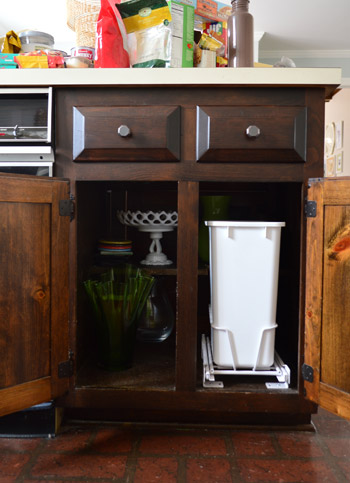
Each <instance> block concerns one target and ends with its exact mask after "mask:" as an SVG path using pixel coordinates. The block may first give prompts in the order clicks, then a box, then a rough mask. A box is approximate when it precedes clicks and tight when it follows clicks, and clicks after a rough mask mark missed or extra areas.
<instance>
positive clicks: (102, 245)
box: [97, 240, 132, 257]
mask: <svg viewBox="0 0 350 483" xmlns="http://www.w3.org/2000/svg"><path fill="white" fill-rule="evenodd" d="M97 250H98V253H99V254H100V255H103V256H112V257H125V256H130V255H132V242H131V241H130V240H99V241H98V244H97Z"/></svg>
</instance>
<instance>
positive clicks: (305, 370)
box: [301, 364, 314, 382]
mask: <svg viewBox="0 0 350 483" xmlns="http://www.w3.org/2000/svg"><path fill="white" fill-rule="evenodd" d="M301 375H302V376H303V379H304V381H307V382H314V370H313V368H312V367H311V366H308V365H307V364H303V365H302V367H301Z"/></svg>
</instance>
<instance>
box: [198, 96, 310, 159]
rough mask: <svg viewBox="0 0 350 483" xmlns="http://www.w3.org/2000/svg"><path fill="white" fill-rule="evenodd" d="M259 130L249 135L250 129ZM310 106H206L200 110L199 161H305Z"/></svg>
mask: <svg viewBox="0 0 350 483" xmlns="http://www.w3.org/2000/svg"><path fill="white" fill-rule="evenodd" d="M252 126H254V127H256V128H258V129H259V133H258V134H257V135H256V137H249V136H248V135H247V132H246V131H247V129H248V128H249V127H252ZM306 127H307V109H306V108H304V107H284V106H283V107H275V106H264V107H256V106H254V107H253V106H247V107H235V106H206V105H202V104H201V105H200V106H199V108H198V110H197V132H198V135H197V146H198V151H199V152H197V160H198V161H200V162H203V161H204V162H226V163H236V162H248V163H253V162H260V163H261V162H267V163H272V162H275V163H290V162H305V161H306Z"/></svg>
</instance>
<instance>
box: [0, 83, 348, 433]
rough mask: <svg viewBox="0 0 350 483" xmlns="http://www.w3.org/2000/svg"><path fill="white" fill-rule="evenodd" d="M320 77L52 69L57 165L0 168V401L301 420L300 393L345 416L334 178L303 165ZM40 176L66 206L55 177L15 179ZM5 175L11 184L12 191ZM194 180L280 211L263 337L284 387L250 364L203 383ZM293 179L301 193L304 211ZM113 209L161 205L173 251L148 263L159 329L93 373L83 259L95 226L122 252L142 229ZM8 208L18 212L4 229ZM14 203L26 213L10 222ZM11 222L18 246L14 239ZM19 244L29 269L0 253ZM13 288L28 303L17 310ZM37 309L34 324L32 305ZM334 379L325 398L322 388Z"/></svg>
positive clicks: (144, 240)
mask: <svg viewBox="0 0 350 483" xmlns="http://www.w3.org/2000/svg"><path fill="white" fill-rule="evenodd" d="M333 90H334V88H332V87H330V86H326V85H318V86H314V85H311V86H307V85H289V86H288V85H284V86H283V85H282V86H281V85H274V86H272V85H234V84H232V85H230V84H228V85H215V86H213V85H205V84H198V85H195V84H193V85H186V84H184V85H180V86H179V85H171V84H167V85H158V86H156V85H151V84H146V85H133V86H128V85H124V86H123V85H119V86H104V87H99V86H85V87H84V86H67V87H65V86H63V85H58V86H57V87H55V88H54V99H55V139H56V147H55V151H56V163H55V177H56V178H58V179H51V180H50V179H45V180H40V179H35V180H33V179H25V178H24V177H18V178H17V179H15V177H14V176H12V177H5V176H0V196H1V198H0V201H1V204H0V209H1V210H2V211H3V212H4V215H5V216H6V217H7V218H6V219H7V220H10V221H8V223H7V224H6V226H7V228H6V230H3V231H2V246H4V242H5V246H6V250H8V252H9V255H8V254H7V252H6V253H5V252H4V249H2V260H3V264H4V263H5V266H6V267H7V268H6V272H7V274H6V275H5V274H4V273H3V274H2V275H1V277H2V278H1V279H0V283H1V287H2V290H1V301H2V303H1V307H4V308H5V309H3V308H2V311H3V310H5V312H4V313H5V314H6V316H5V318H6V320H7V322H6V323H5V324H3V327H2V331H3V334H4V337H3V338H2V342H1V343H2V344H3V347H4V348H5V349H4V350H5V351H6V353H8V354H9V356H8V359H7V360H9V361H11V362H10V364H8V365H7V369H3V368H2V367H1V366H0V376H1V377H0V386H1V391H0V394H1V393H2V394H3V395H4V396H3V397H1V402H0V414H6V413H9V412H11V411H14V410H18V409H20V406H22V407H23V408H24V407H27V406H28V405H29V404H31V403H33V404H34V403H37V402H39V401H44V400H47V399H48V398H50V397H55V398H57V404H58V405H61V406H64V407H65V408H66V410H67V412H68V413H69V414H71V415H74V416H76V417H82V418H94V419H98V418H108V419H116V420H136V421H167V422H190V423H197V422H201V423H207V424H209V423H232V424H234V423H238V424H241V423H242V424H245V423H247V424H248V423H250V424H293V425H297V424H307V423H309V422H310V416H311V414H312V413H313V412H315V410H316V408H317V406H316V404H315V403H319V404H322V405H324V406H325V407H327V408H328V409H330V410H333V411H334V412H337V413H338V414H340V415H343V416H345V417H350V412H349V395H348V393H349V391H350V387H349V381H348V379H349V377H348V374H349V363H348V361H347V359H346V357H342V356H343V353H345V352H346V351H345V349H346V347H347V340H348V335H347V334H348V332H349V331H348V328H349V323H350V315H349V307H348V303H347V302H346V301H344V300H345V292H346V286H347V284H348V282H349V280H348V278H349V276H350V275H349V274H350V269H349V261H348V257H347V253H348V250H349V248H348V245H349V244H348V241H349V240H348V239H349V235H348V231H346V230H350V229H349V228H348V226H349V223H350V221H349V213H348V211H347V208H346V207H345V206H344V205H345V202H346V203H348V202H349V200H348V199H347V198H348V196H347V192H348V191H349V189H348V188H347V187H348V186H349V187H350V185H348V183H349V181H348V180H346V179H343V180H341V181H339V180H322V179H321V178H322V176H323V138H324V102H325V98H326V97H328V96H329V95H330V94H331V93H332V92H333ZM310 179H313V181H309V180H310ZM315 180H316V181H315ZM42 185H43V186H44V188H42V187H41V186H42ZM14 186H15V187H16V188H13V189H12V187H14ZM22 186H25V188H22ZM27 186H28V187H27ZM49 186H52V189H53V192H54V193H55V190H56V191H57V190H58V189H59V190H61V191H62V190H63V191H64V193H63V192H61V193H60V195H59V198H60V199H62V200H63V199H66V200H67V199H68V200H70V201H66V202H65V206H66V207H67V205H68V206H69V207H70V206H71V207H72V212H71V210H70V209H68V210H63V211H62V213H61V214H59V202H60V200H58V199H57V195H56V194H55V195H52V197H51V198H50V200H47V199H46V198H45V199H40V200H39V201H38V200H36V199H35V197H34V199H33V201H31V200H29V194H30V193H32V192H33V193H34V192H35V193H37V196H39V195H40V197H41V196H42V197H43V198H44V191H45V192H46V190H47V189H48V187H49ZM56 186H58V187H59V188H56ZM310 186H311V187H310ZM68 190H69V194H68ZM12 192H17V193H25V196H24V199H23V200H22V199H21V198H20V197H19V196H18V197H16V196H14V195H13V194H12ZM309 193H310V194H309ZM323 193H325V194H323ZM208 194H209V195H215V194H225V195H229V196H230V199H231V202H230V219H232V220H247V221H255V220H256V221H259V220H260V221H262V220H264V221H285V223H286V227H285V228H284V229H283V231H282V240H281V255H280V273H279V293H278V302H277V324H278V328H277V330H276V350H277V351H278V353H279V355H280V356H281V358H282V359H283V361H284V362H285V363H286V364H288V366H289V367H290V369H291V374H292V377H291V383H290V386H289V388H288V389H277V390H276V389H268V388H266V386H265V381H264V380H263V379H262V378H261V377H260V378H259V377H249V376H247V377H244V376H225V380H224V382H225V385H224V388H221V389H213V388H204V387H203V384H202V361H201V335H202V334H207V335H208V334H209V332H210V324H209V316H208V303H209V275H208V267H206V266H203V264H202V263H201V262H199V259H198V226H199V222H200V219H201V205H200V199H201V196H203V195H208ZM308 195H309V197H310V201H315V202H316V204H317V207H316V208H314V209H313V211H312V210H311V214H310V212H309V211H308V209H309V207H310V203H307V197H308ZM69 196H70V198H69ZM343 196H344V197H343ZM22 201H23V202H24V205H23V206H24V208H20V206H22V204H20V203H21V202H22ZM32 203H33V204H32ZM41 203H43V206H42V205H41ZM14 204H15V205H16V206H14ZM324 205H325V207H324ZM314 207H315V205H314ZM118 209H131V210H137V209H142V210H144V209H152V210H158V209H165V210H176V211H177V212H178V227H177V229H176V230H174V231H173V232H171V233H169V234H166V235H165V236H164V239H163V243H164V247H165V249H166V250H167V252H168V253H169V254H170V255H171V259H172V260H174V265H173V266H171V267H170V268H169V270H168V271H167V273H166V274H165V275H164V273H163V274H162V275H163V279H164V278H165V283H166V286H167V289H168V291H169V296H170V299H171V303H172V305H173V309H174V311H175V312H176V323H175V328H174V331H173V334H172V335H171V336H170V337H169V339H167V340H166V341H165V342H163V343H157V344H150V343H138V345H137V347H136V350H135V356H134V365H133V367H132V368H131V369H130V370H127V371H124V372H120V373H109V372H106V371H102V370H100V369H99V368H98V367H97V366H96V363H95V357H94V354H95V352H96V348H95V338H94V334H93V325H92V321H91V313H90V312H91V311H90V309H89V306H88V301H87V299H86V295H85V293H84V290H83V285H82V283H83V281H84V280H85V279H86V278H88V277H89V276H90V275H91V273H92V272H93V270H94V269H95V268H96V266H95V265H96V258H95V254H96V242H97V240H98V239H99V238H101V237H102V236H106V235H108V234H109V235H113V236H127V237H128V238H131V239H132V240H133V242H134V251H135V259H134V261H135V263H137V262H138V261H139V260H140V258H141V257H142V256H143V255H144V254H145V252H147V250H148V244H149V240H148V237H147V236H146V235H145V234H144V233H140V232H138V231H137V230H136V229H134V228H125V227H124V226H122V225H121V224H120V223H119V222H118V220H117V216H116V212H117V210H118ZM13 210H15V213H13ZM17 210H19V212H20V215H21V216H23V217H24V219H27V224H25V223H24V224H23V223H22V228H21V229H20V228H18V227H17V222H19V223H20V224H21V221H20V220H21V218H20V215H19V214H17ZM26 210H29V212H30V215H29V214H27V215H26V214H25V213H26ZM36 211H38V212H36ZM34 212H35V213H34ZM314 214H316V216H314ZM29 216H30V217H31V218H30V219H33V220H34V218H35V217H38V218H39V219H40V220H43V221H42V222H41V223H39V224H38V225H36V224H35V223H34V221H33V223H31V222H30V223H28V217H29ZM57 220H58V221H57ZM36 223H37V222H36ZM27 225H29V226H27ZM13 230H15V231H14V233H15V235H12V233H13ZM16 230H17V231H16ZM68 231H69V233H68ZM10 233H11V235H10ZM48 233H50V236H48ZM45 237H47V240H46V238H45ZM323 237H325V240H326V241H324V240H323ZM23 238H24V239H26V246H27V243H28V242H29V241H30V245H28V246H35V247H36V250H35V251H33V250H30V249H29V248H28V249H26V250H25V251H23V252H22V251H21V248H22V247H23V241H22V243H21V242H20V241H19V240H23ZM37 240H38V242H36V241H37ZM39 241H40V242H39ZM332 243H333V245H332ZM342 243H343V245H342ZM42 245H43V246H42ZM342 247H343V248H342ZM17 252H20V253H21V255H20V257H19V258H16V257H17V255H16V254H17ZM38 252H40V253H41V252H42V253H43V254H44V255H43V257H41V258H42V260H41V261H40V263H39V262H35V261H34V259H35V260H36V259H37V258H40V257H39V253H38ZM349 253H350V252H349ZM27 257H28V258H29V260H32V262H30V263H32V265H33V270H31V275H30V276H29V275H28V274H27V275H26V276H25V280H23V277H22V275H21V276H19V274H20V273H21V274H22V272H20V271H19V270H16V269H15V265H16V263H14V261H13V260H15V259H16V260H17V261H18V263H19V264H20V266H22V265H24V264H26V263H27V262H26V258H27ZM50 257H51V258H50ZM58 258H60V262H58V261H57V260H58ZM36 263H38V265H36ZM29 266H31V265H29ZM159 273H160V272H159V271H158V272H157V269H155V270H154V274H155V276H158V275H159ZM12 274H17V275H16V276H15V275H12ZM8 280H10V281H11V285H10V290H9V291H7V290H6V289H7V286H8ZM26 280H28V281H26ZM335 289H336V296H335V297H333V295H332V293H333V290H335ZM68 291H69V295H68ZM23 293H26V294H27V295H26V296H25V297H24V296H23V295H21V296H19V294H23ZM5 294H6V295H5ZM24 298H27V299H29V301H30V303H29V302H28V301H25V300H24ZM45 299H46V300H48V301H49V302H48V304H49V306H50V307H51V311H50V309H49V308H46V309H45V302H44V301H45ZM252 303H254V300H253V299H252ZM26 304H27V305H28V306H29V307H31V308H30V310H31V312H29V314H30V316H26V317H25V318H24V324H25V327H23V324H22V323H21V312H22V310H28V309H27V308H26V307H27V305H26ZM12 307H15V308H14V309H13V310H12ZM26 313H28V312H26ZM37 317H38V319H39V325H36V324H34V322H33V321H34V320H36V318H37ZM3 319H4V317H3ZM27 329H28V331H30V332H31V334H32V337H31V342H30V344H31V345H30V347H31V350H30V351H28V349H27V350H26V351H23V358H22V356H21V358H17V359H16V354H18V353H21V354H22V348H23V347H26V348H28V347H29V346H28V345H27V340H26V335H25V334H26V331H27ZM12 331H15V334H17V336H16V335H15V334H13V333H12ZM17 338H18V340H17ZM9 347H11V349H9ZM304 347H305V348H306V349H305V352H304ZM321 347H322V351H321ZM326 347H327V349H326ZM12 348H13V349H12ZM56 350H57V353H56ZM29 352H30V353H29ZM320 353H322V358H324V359H322V360H320V359H319V358H318V357H319V354H320ZM334 353H337V358H336V359H335V357H334ZM344 355H345V354H344ZM323 360H324V362H323ZM10 366H11V367H12V366H13V367H14V369H11V370H9V367H10ZM15 367H16V369H15ZM26 368H28V371H29V372H28V375H27V374H26ZM29 368H30V370H29ZM36 368H37V369H36ZM32 380H34V382H32ZM31 384H33V386H30V387H29V386H28V385H31ZM16 386H18V387H16ZM27 388H29V389H28V390H29V393H30V394H31V395H32V396H33V399H34V401H30V399H29V398H26V399H24V400H23V401H24V402H23V404H21V403H20V402H19V401H20V398H17V396H16V391H17V390H19V391H21V390H24V391H26V389H27ZM36 389H38V394H37V392H36ZM19 394H21V393H19ZM339 395H340V396H341V401H342V402H341V403H336V402H334V397H335V396H337V397H338V396H339ZM58 396H59V397H58ZM13 398H15V400H16V401H17V402H16V403H12V402H11V401H12V399H13Z"/></svg>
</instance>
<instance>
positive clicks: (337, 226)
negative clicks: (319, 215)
mask: <svg viewBox="0 0 350 483" xmlns="http://www.w3.org/2000/svg"><path fill="white" fill-rule="evenodd" d="M323 263H324V265H323V270H324V286H323V321H322V367H321V380H322V382H324V383H326V384H328V385H331V386H334V387H336V388H339V389H341V390H343V391H350V357H348V356H346V354H348V352H349V347H350V297H349V290H350V207H349V206H326V207H325V225H324V262H323Z"/></svg>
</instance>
